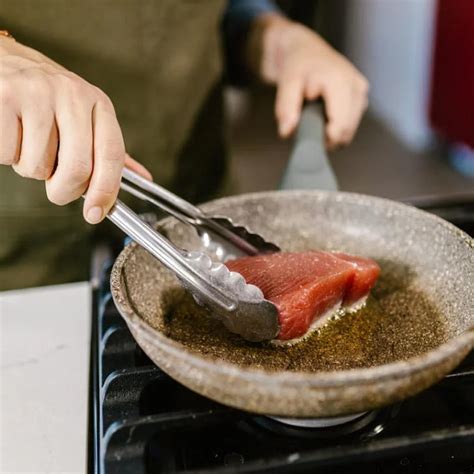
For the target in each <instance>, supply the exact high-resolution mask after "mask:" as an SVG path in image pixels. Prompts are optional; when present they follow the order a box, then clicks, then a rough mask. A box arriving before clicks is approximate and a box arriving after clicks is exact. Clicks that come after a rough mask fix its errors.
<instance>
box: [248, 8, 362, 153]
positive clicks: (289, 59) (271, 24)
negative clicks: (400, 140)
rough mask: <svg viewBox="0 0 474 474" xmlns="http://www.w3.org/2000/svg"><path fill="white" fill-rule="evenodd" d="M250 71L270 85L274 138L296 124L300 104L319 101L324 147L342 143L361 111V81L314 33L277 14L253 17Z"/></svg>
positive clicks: (343, 58) (359, 117)
mask: <svg viewBox="0 0 474 474" xmlns="http://www.w3.org/2000/svg"><path fill="white" fill-rule="evenodd" d="M246 57H247V58H248V60H249V62H250V66H251V68H252V69H253V70H254V71H255V72H257V73H258V74H259V75H260V77H261V78H262V79H263V80H264V81H265V82H268V83H271V84H275V85H276V87H277V95H276V102H275V115H276V118H277V122H278V131H279V134H280V136H282V137H287V136H289V135H290V134H291V133H293V131H294V130H295V127H296V126H297V124H298V121H299V118H300V114H301V108H302V105H303V102H304V100H305V99H307V100H314V99H317V98H319V97H322V98H323V99H324V103H325V109H326V116H327V124H326V143H327V146H328V148H330V149H332V148H335V147H337V146H338V145H346V144H348V143H349V142H350V141H351V140H352V138H353V137H354V134H355V132H356V130H357V127H358V125H359V122H360V120H361V118H362V115H363V113H364V111H365V109H366V108H367V96H368V90H369V84H368V82H367V79H365V77H364V76H363V75H362V74H361V73H360V72H359V71H358V70H357V69H356V68H355V67H354V66H353V65H352V64H351V63H350V62H349V61H348V60H347V59H346V58H345V57H344V56H342V55H341V54H339V53H338V52H337V51H336V50H334V49H333V48H332V47H331V46H330V45H329V44H328V43H326V42H325V41H324V40H323V39H322V38H321V37H320V36H319V35H318V34H316V33H315V32H314V31H312V30H310V29H308V28H306V27H305V26H303V25H301V24H298V23H295V22H292V21H290V20H288V19H286V18H284V17H282V16H281V15H278V14H267V15H262V16H261V17H259V18H257V19H256V20H255V22H254V26H253V27H252V31H251V35H250V38H249V41H248V42H247V48H246Z"/></svg>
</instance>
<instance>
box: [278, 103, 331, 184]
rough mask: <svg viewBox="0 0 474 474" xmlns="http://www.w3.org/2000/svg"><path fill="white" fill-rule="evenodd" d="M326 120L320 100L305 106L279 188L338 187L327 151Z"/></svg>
mask: <svg viewBox="0 0 474 474" xmlns="http://www.w3.org/2000/svg"><path fill="white" fill-rule="evenodd" d="M324 122H325V120H324V108H323V104H322V102H321V101H317V102H312V103H309V104H307V105H305V106H304V108H303V111H302V113H301V120H300V123H299V125H298V130H297V132H296V137H295V141H294V145H293V149H292V151H291V153H290V159H289V161H288V164H287V167H286V170H285V172H284V174H283V178H282V181H281V183H280V189H325V190H329V191H336V190H337V189H338V185H337V180H336V177H335V175H334V172H333V170H332V167H331V164H330V162H329V159H328V156H327V154H326V146H325V138H324Z"/></svg>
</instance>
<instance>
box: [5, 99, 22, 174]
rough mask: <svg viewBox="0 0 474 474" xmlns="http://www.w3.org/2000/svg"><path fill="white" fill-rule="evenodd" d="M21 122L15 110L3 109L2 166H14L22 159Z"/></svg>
mask: <svg viewBox="0 0 474 474" xmlns="http://www.w3.org/2000/svg"><path fill="white" fill-rule="evenodd" d="M22 133H23V132H22V126H21V121H20V119H19V118H18V116H17V115H16V114H15V113H14V111H13V110H11V109H9V108H7V107H2V109H1V111H0V165H8V166H10V165H13V164H14V163H16V162H17V161H18V160H19V159H20V151H21V138H22Z"/></svg>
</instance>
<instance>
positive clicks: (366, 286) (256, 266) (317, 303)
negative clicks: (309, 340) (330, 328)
mask: <svg viewBox="0 0 474 474" xmlns="http://www.w3.org/2000/svg"><path fill="white" fill-rule="evenodd" d="M226 265H227V267H228V268H229V269H230V270H232V271H235V272H239V273H240V274H241V275H243V277H244V278H245V280H246V281H247V283H250V284H252V285H255V286H258V287H259V288H260V289H261V290H262V292H263V294H264V296H265V298H266V299H268V300H269V301H271V302H272V303H274V304H275V305H276V307H277V308H278V311H279V317H280V333H279V335H278V339H279V340H281V341H290V340H293V339H299V338H301V337H302V336H304V335H306V334H307V333H308V332H309V330H310V329H315V328H316V327H319V326H320V325H322V324H324V323H325V322H326V321H327V319H328V317H329V316H331V315H332V314H334V313H335V312H336V311H337V310H338V309H339V308H340V307H341V305H342V307H343V308H345V309H346V310H351V309H352V308H355V307H356V306H359V305H360V304H361V303H362V304H363V302H364V300H365V297H366V296H367V295H368V293H369V291H370V290H371V288H372V287H373V286H374V284H375V281H376V280H377V277H378V275H379V273H380V268H379V266H378V265H377V263H376V262H374V261H373V260H370V259H367V258H361V257H353V256H351V255H346V254H342V253H331V252H317V251H311V252H300V253H290V252H279V253H274V254H269V255H258V256H254V257H243V258H239V259H236V260H231V261H228V262H227V263H226Z"/></svg>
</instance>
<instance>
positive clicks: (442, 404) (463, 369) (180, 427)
mask: <svg viewBox="0 0 474 474" xmlns="http://www.w3.org/2000/svg"><path fill="white" fill-rule="evenodd" d="M412 203H413V204H415V205H417V206H419V207H421V208H424V209H426V210H428V211H431V212H434V213H436V214H439V215H441V216H442V217H443V218H445V219H447V220H450V221H452V222H453V223H454V224H455V225H457V226H458V227H460V228H462V229H463V230H465V231H466V232H468V233H470V234H471V235H474V199H472V196H458V197H455V198H450V199H440V198H437V199H434V198H429V199H426V198H425V199H418V200H413V201H412ZM107 250H108V252H106V253H108V254H109V256H110V255H113V252H110V249H107ZM101 260H102V268H101V269H100V271H99V272H98V274H97V276H96V278H95V280H94V282H93V287H94V290H93V308H92V314H93V319H92V346H91V384H90V386H91V391H90V443H89V471H90V472H91V473H101V474H115V473H120V474H127V473H133V474H145V473H222V474H225V473H254V472H259V473H267V472H268V473H270V472H272V473H280V472H281V473H297V472H311V473H313V472H318V473H342V472H344V473H345V472H355V473H358V472H361V473H365V474H371V473H374V474H375V473H377V474H383V473H406V474H409V473H428V474H431V473H433V474H434V473H447V474H449V473H453V474H468V473H474V353H471V354H470V356H468V358H467V359H466V360H465V361H464V362H463V364H462V365H461V366H460V367H459V368H458V369H457V370H456V371H455V372H453V373H452V374H449V375H448V376H447V377H445V379H444V380H443V381H441V382H440V383H438V384H437V385H436V386H434V387H432V388H430V389H429V390H426V391H425V392H423V393H421V394H419V395H417V396H415V397H412V398H410V399H408V400H406V401H404V402H402V403H400V404H396V405H392V406H389V407H385V408H381V409H379V410H376V411H373V412H368V413H364V414H358V415H356V416H353V417H347V418H338V419H326V420H304V421H303V422H301V421H300V420H288V419H276V418H269V417H265V416H261V415H252V414H249V413H245V412H242V411H239V410H235V409H232V408H228V407H225V406H223V405H220V404H218V403H215V402H213V401H211V400H208V399H206V398H204V397H202V396H200V395H197V394H196V393H194V392H192V391H190V390H188V389H186V388H185V387H183V386H181V385H180V384H178V383H177V382H175V381H174V380H172V379H171V378H170V377H168V376H167V375H166V374H165V373H164V372H162V371H161V370H160V369H159V368H157V367H156V366H155V365H154V364H153V363H152V362H151V361H150V360H149V359H148V357H147V356H146V355H145V354H144V353H143V352H142V350H141V349H140V348H139V347H138V346H137V344H136V343H135V341H134V339H133V338H132V336H131V334H130V332H129V330H128V328H127V326H126V324H125V322H124V321H123V319H122V318H121V316H120V315H119V313H118V311H117V309H116V308H115V306H114V303H113V301H112V298H111V294H110V288H109V275H110V269H111V263H112V259H111V258H105V259H101Z"/></svg>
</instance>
